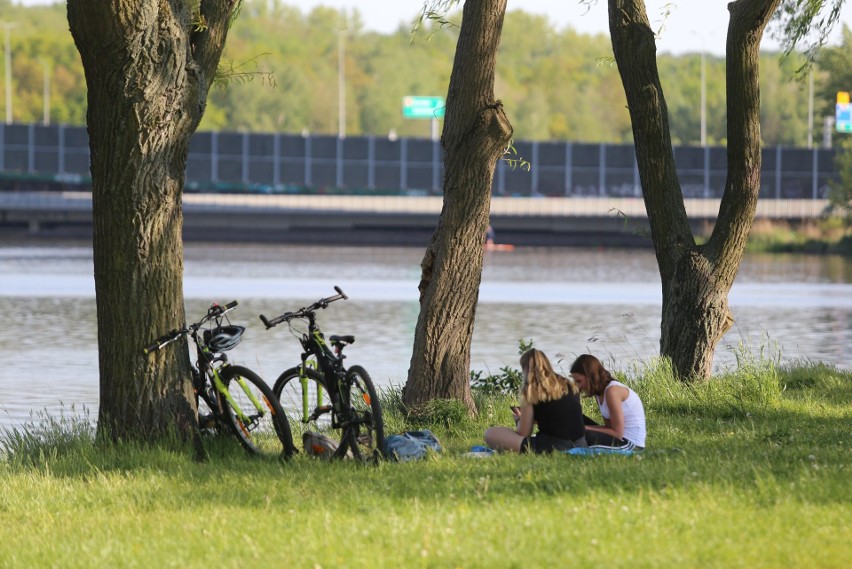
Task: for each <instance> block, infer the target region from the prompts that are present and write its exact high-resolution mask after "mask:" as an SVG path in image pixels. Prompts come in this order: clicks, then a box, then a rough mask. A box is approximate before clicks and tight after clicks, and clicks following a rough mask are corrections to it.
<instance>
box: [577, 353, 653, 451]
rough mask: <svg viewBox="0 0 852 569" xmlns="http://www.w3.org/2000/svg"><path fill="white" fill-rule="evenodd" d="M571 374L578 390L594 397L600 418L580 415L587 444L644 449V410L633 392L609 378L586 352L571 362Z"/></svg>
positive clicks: (605, 371)
mask: <svg viewBox="0 0 852 569" xmlns="http://www.w3.org/2000/svg"><path fill="white" fill-rule="evenodd" d="M571 377H573V378H574V382H575V383H576V384H577V387H578V388H579V389H580V391H581V392H582V393H584V394H585V395H586V396H588V397H594V398H595V402H596V403H597V404H598V408H600V410H601V416H602V417H603V420H604V424H603V425H598V424H597V423H595V422H594V421H592V420H591V419H589V418H588V417H584V420H585V422H586V442H587V443H588V445H589V447H592V448H594V447H598V448H601V447H603V448H615V449H624V450H634V449H635V450H642V449H643V448H645V409H644V407H642V401H641V400H640V399H639V396H638V395H637V394H636V392H635V391H633V390H632V389H630V388H629V387H627V386H626V385H624V384H623V383H620V382H618V381H616V380H615V379H613V377H612V375H610V373H609V372H608V371H607V370H606V369H605V368H604V366H603V364H601V362H600V360H598V358H596V357H595V356H592V355H589V354H583V355H581V356H580V357H578V358H577V359H576V360H575V361H574V363H573V364H572V365H571Z"/></svg>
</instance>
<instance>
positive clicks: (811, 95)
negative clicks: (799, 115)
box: [808, 64, 814, 148]
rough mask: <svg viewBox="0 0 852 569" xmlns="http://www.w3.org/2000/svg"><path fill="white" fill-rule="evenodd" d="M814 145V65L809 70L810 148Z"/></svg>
mask: <svg viewBox="0 0 852 569" xmlns="http://www.w3.org/2000/svg"><path fill="white" fill-rule="evenodd" d="M813 147H814V67H813V64H811V67H810V69H809V70H808V148H813Z"/></svg>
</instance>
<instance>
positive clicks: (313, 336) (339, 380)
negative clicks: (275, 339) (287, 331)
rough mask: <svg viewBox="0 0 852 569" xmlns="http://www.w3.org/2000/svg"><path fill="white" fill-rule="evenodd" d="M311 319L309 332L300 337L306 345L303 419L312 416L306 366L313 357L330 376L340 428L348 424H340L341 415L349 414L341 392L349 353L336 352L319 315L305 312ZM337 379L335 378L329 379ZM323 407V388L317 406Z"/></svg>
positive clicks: (335, 417)
mask: <svg viewBox="0 0 852 569" xmlns="http://www.w3.org/2000/svg"><path fill="white" fill-rule="evenodd" d="M305 318H306V319H307V320H308V333H307V334H304V335H303V336H302V338H300V342H301V343H302V348H303V349H304V350H305V351H304V352H303V353H302V365H301V369H300V372H299V382H300V383H301V385H302V420H303V421H304V422H305V423H307V422H308V421H309V418H310V415H311V414H310V403H311V402H310V401H309V400H308V389H307V386H308V376H307V373H305V371H304V370H305V369H306V368H307V367H310V364H311V361H310V359H309V358H311V357H313V358H314V362H315V364H316V365H318V366H319V371H320V373H322V375H323V377H325V378H326V383H327V385H326V386H325V388H326V389H327V390H328V393H329V395H330V396H331V408H332V411H333V412H332V415H331V420H332V421H331V423H332V427H333V428H339V427H340V426H342V425H343V424H344V423H340V417H341V416H348V413H345V411H347V410H346V409H342V408H341V398H340V392H341V391H342V390H343V387H344V385H343V382H344V378H345V377H346V370H345V369H344V367H343V359H344V357H345V356H343V354H341V353H339V354H338V355H335V354H334V352H333V351H332V350H331V348H329V347H328V344H327V343H326V341H325V336H324V335H323V333H322V331H321V330H320V329H319V327H318V326H317V323H316V317H315V316H314V314H313V313H308V314H306V315H305ZM328 380H333V381H328ZM322 407H323V402H322V390H317V404H316V406H315V409H320V408H322Z"/></svg>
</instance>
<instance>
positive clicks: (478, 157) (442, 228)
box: [403, 0, 512, 411]
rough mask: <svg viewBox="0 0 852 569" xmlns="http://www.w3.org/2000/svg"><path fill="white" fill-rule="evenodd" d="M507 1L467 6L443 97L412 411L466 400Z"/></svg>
mask: <svg viewBox="0 0 852 569" xmlns="http://www.w3.org/2000/svg"><path fill="white" fill-rule="evenodd" d="M505 12H506V0H467V2H465V5H464V12H463V15H462V24H461V29H460V33H459V40H458V44H457V46H456V55H455V60H454V62H453V71H452V75H451V77H450V86H449V91H448V93H447V109H446V113H445V121H444V131H443V135H442V137H441V144H442V147H443V149H444V205H443V209H442V211H441V217H440V219H439V221H438V227H437V228H436V230H435V233H434V235H433V236H432V240H431V242H430V243H429V247H428V248H427V250H426V254H425V255H424V257H423V262H422V263H421V268H422V277H421V281H420V287H419V288H420V316H419V317H418V320H417V328H416V330H415V334H414V350H413V353H412V356H411V366H410V368H409V370H408V381H407V383H406V385H405V388H404V389H403V401H404V403H405V404H406V405H408V406H410V407H417V406H419V405H421V404H423V403H425V402H427V401H430V400H432V399H457V400H459V401H462V402H463V403H464V404H465V405H466V406H467V407H468V409H470V410H471V411H474V410H475V406H474V404H473V399H472V397H471V392H470V345H471V338H472V336H473V327H474V318H475V315H476V304H477V301H478V299H479V284H480V281H481V279H482V255H483V242H484V238H485V231H486V229H487V227H488V217H489V212H490V208H491V185H492V181H493V177H494V168H495V166H496V164H497V160H499V159H500V157H501V156H502V155H503V153H504V152H505V149H506V147H507V145H508V143H509V140H510V139H511V136H512V126H511V125H510V124H509V121H508V119H507V118H506V115H505V113H504V112H503V105H502V103H501V102H500V101H497V100H495V99H494V69H495V65H496V60H497V48H498V46H499V44H500V34H501V31H502V27H503V16H504V15H505Z"/></svg>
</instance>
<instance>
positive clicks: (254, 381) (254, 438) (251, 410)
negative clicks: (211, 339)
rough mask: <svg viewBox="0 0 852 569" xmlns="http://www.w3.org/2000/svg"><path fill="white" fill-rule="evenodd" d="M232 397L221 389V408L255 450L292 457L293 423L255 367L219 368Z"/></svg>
mask: <svg viewBox="0 0 852 569" xmlns="http://www.w3.org/2000/svg"><path fill="white" fill-rule="evenodd" d="M219 377H220V378H221V379H222V382H223V383H224V384H225V387H226V388H227V390H228V394H229V395H230V398H228V397H226V396H225V395H224V394H222V393H219V401H220V404H221V406H222V412H223V413H224V414H225V416H226V417H227V419H226V420H227V422H228V423H229V424H230V425H231V428H232V430H233V432H234V435H236V437H237V439H238V440H239V441H240V443H242V445H243V446H244V447H245V448H246V450H248V451H249V452H251V453H252V454H257V455H265V456H284V458H287V457H289V456H290V455H292V454H293V452H294V451H295V447H294V446H293V436H292V434H291V433H290V425H289V424H288V423H287V416H286V415H285V413H284V410H283V409H281V405H280V404H279V403H278V400H277V399H276V398H275V395H274V394H273V393H272V390H271V389H270V388H269V386H268V385H266V383H265V382H264V381H263V380H262V379H261V378H260V377H259V376H258V375H257V374H256V373H254V372H253V371H251V370H250V369H246V368H244V367H241V366H227V367H223V368H222V369H221V370H220V371H219Z"/></svg>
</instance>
